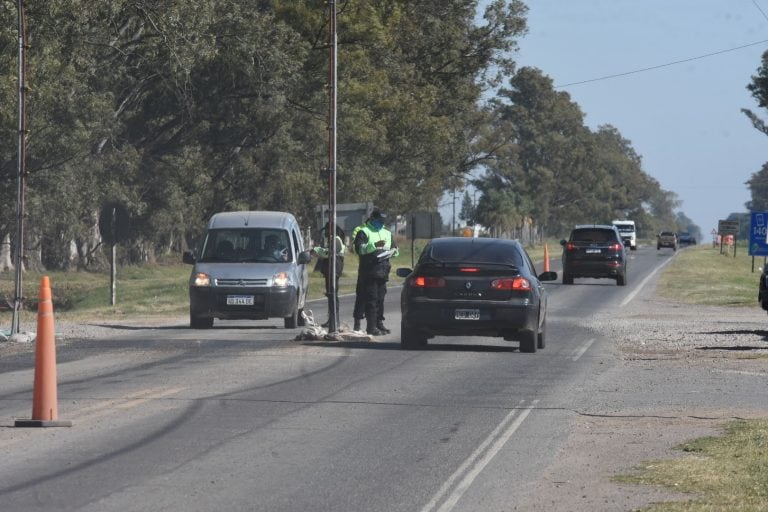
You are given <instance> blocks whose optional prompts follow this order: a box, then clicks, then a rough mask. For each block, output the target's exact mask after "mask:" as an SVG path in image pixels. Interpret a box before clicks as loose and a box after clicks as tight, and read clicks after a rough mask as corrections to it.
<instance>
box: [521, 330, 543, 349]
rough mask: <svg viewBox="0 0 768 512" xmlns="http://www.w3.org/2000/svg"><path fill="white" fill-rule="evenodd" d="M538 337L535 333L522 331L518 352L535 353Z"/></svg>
mask: <svg viewBox="0 0 768 512" xmlns="http://www.w3.org/2000/svg"><path fill="white" fill-rule="evenodd" d="M538 337H539V335H538V333H537V332H536V331H523V332H522V333H521V338H520V352H526V353H529V354H532V353H534V352H536V344H537V343H538Z"/></svg>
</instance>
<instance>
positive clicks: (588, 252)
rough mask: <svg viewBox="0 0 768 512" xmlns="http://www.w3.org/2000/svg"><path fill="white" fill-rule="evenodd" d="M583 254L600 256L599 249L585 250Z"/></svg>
mask: <svg viewBox="0 0 768 512" xmlns="http://www.w3.org/2000/svg"><path fill="white" fill-rule="evenodd" d="M584 252H586V253H587V254H600V249H587V250H586V251H584Z"/></svg>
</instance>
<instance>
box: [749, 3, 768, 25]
mask: <svg viewBox="0 0 768 512" xmlns="http://www.w3.org/2000/svg"><path fill="white" fill-rule="evenodd" d="M752 3H753V4H755V7H757V10H758V11H760V14H762V15H763V18H765V20H766V21H768V16H766V15H765V11H763V9H762V8H761V7H760V6H759V5H758V4H757V0H752Z"/></svg>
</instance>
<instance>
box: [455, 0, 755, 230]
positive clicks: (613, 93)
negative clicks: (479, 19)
mask: <svg viewBox="0 0 768 512" xmlns="http://www.w3.org/2000/svg"><path fill="white" fill-rule="evenodd" d="M480 3H481V8H482V5H484V4H485V3H486V2H485V1H481V2H480ZM525 3H526V5H527V6H528V15H527V19H528V33H527V34H526V35H525V36H523V37H522V38H521V39H520V40H519V51H518V52H517V53H516V54H515V60H516V62H517V65H518V67H521V66H532V67H536V68H539V69H541V70H542V71H543V72H544V74H546V75H548V76H549V77H551V78H552V79H553V81H554V85H555V87H556V88H557V90H560V91H565V92H568V93H569V94H570V96H571V100H572V101H574V102H575V103H577V104H578V105H579V106H580V108H581V110H582V112H584V114H585V123H586V125H587V126H589V127H590V128H591V129H593V130H596V129H597V128H598V127H599V126H601V125H606V124H610V125H612V126H614V127H616V128H617V129H618V130H619V132H620V133H621V134H622V136H623V137H624V138H625V139H627V140H629V141H630V142H631V144H632V147H633V148H634V149H635V151H636V152H637V153H638V154H639V155H640V156H641V157H642V167H643V170H644V171H645V172H646V173H647V174H649V175H650V176H652V177H654V178H655V179H656V180H657V181H658V182H659V183H660V185H661V187H662V188H663V189H665V190H668V191H671V192H674V193H675V194H677V196H678V198H679V200H680V201H681V202H682V204H681V206H680V207H679V208H678V210H677V211H682V212H683V213H685V215H686V216H688V217H689V218H690V219H691V220H693V222H694V223H695V224H696V225H698V227H699V228H700V230H701V232H702V234H703V235H705V236H706V239H707V240H711V235H710V232H711V230H712V229H715V228H717V221H718V220H719V219H725V218H727V216H728V215H729V214H730V213H733V212H746V211H747V209H746V207H745V203H746V202H747V201H749V200H750V194H749V189H748V188H747V185H746V184H745V183H746V182H747V181H748V180H749V179H750V177H751V175H752V174H753V173H756V172H757V171H759V170H760V169H761V167H762V166H763V164H764V163H765V162H766V161H768V136H766V135H764V134H762V133H760V132H759V131H757V130H756V129H755V128H754V127H753V126H752V124H751V122H750V121H749V119H748V118H747V117H746V116H745V115H744V114H743V113H742V112H741V109H742V108H746V109H749V110H752V111H753V112H755V113H757V114H758V115H760V116H761V117H762V118H763V119H766V120H768V111H766V110H765V109H761V108H759V107H758V106H757V102H756V100H755V99H754V98H753V97H752V96H751V94H750V93H749V91H748V90H747V88H746V87H747V85H748V84H749V83H750V82H751V77H752V76H753V75H755V74H756V73H757V69H758V67H759V66H760V61H761V56H762V54H763V52H764V51H766V50H768V0H642V1H640V0H578V1H576V0H526V1H525ZM754 43H758V44H754ZM713 54H714V55H713ZM681 61H682V62H681ZM648 68H655V69H648ZM641 70H645V71H641ZM613 75H622V76H617V77H614V78H604V77H610V76H613ZM578 82H586V83H578ZM470 193H471V192H470ZM460 199H461V196H459V200H458V201H457V205H456V208H457V211H458V208H459V207H460V205H461V201H460ZM443 204H445V203H443ZM441 211H443V210H441ZM446 213H447V215H446ZM443 215H444V217H448V218H450V215H451V213H450V211H445V212H444V214H443Z"/></svg>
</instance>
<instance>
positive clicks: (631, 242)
mask: <svg viewBox="0 0 768 512" xmlns="http://www.w3.org/2000/svg"><path fill="white" fill-rule="evenodd" d="M611 224H613V225H614V226H616V227H617V228H618V230H619V233H620V234H621V239H622V240H623V241H624V245H625V246H628V247H629V248H630V249H631V250H633V251H636V250H637V229H636V228H635V221H633V220H615V221H613V222H612V223H611Z"/></svg>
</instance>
